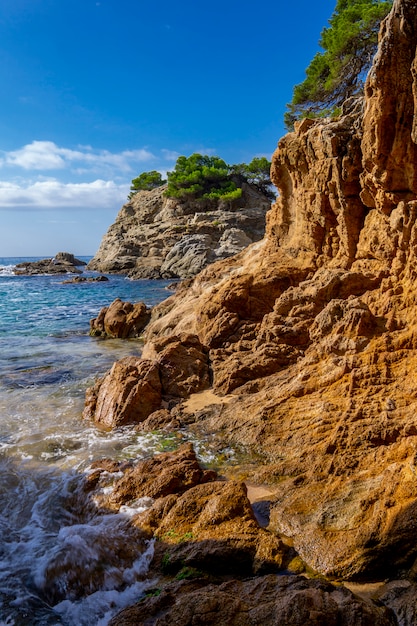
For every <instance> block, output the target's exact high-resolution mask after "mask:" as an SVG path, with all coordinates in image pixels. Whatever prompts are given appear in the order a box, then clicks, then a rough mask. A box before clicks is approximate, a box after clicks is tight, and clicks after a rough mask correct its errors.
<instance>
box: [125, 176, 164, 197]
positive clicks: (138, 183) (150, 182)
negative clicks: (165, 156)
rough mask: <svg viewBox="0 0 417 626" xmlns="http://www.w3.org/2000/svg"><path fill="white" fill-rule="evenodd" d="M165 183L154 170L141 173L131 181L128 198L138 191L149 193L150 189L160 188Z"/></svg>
mask: <svg viewBox="0 0 417 626" xmlns="http://www.w3.org/2000/svg"><path fill="white" fill-rule="evenodd" d="M165 183H166V180H163V179H162V176H161V174H160V172H157V171H156V170H152V171H151V172H143V173H142V174H140V175H139V176H138V177H137V178H134V179H133V180H132V184H131V186H130V191H131V193H130V194H129V198H131V197H132V196H133V195H135V193H137V192H138V191H151V190H152V189H156V188H157V187H161V185H164V184H165Z"/></svg>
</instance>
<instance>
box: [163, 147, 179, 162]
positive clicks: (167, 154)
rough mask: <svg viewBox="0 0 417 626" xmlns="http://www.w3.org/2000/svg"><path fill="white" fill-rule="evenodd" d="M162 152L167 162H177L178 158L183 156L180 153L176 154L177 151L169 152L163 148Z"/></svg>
mask: <svg viewBox="0 0 417 626" xmlns="http://www.w3.org/2000/svg"><path fill="white" fill-rule="evenodd" d="M161 152H162V154H163V155H164V158H165V159H166V160H167V161H176V160H177V159H178V157H179V156H181V154H180V153H179V152H175V150H167V149H165V148H163V149H162V150H161Z"/></svg>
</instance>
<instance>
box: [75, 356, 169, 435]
mask: <svg viewBox="0 0 417 626" xmlns="http://www.w3.org/2000/svg"><path fill="white" fill-rule="evenodd" d="M161 401H162V386H161V381H160V378H159V368H158V366H157V365H156V364H155V363H154V362H153V361H146V360H144V359H138V358H136V357H125V358H124V359H122V360H121V361H117V362H116V363H114V365H113V367H112V368H111V370H110V372H109V373H108V374H107V375H106V376H105V377H104V378H102V379H100V380H99V381H97V383H96V384H95V385H94V386H93V387H90V388H89V389H87V392H86V400H85V407H84V412H83V417H84V419H91V420H94V421H95V422H96V423H98V424H100V425H101V426H104V427H106V428H114V427H116V426H122V425H124V424H132V423H137V422H142V421H144V420H145V419H146V418H147V417H148V416H149V415H150V414H151V413H153V412H154V411H156V410H157V409H159V408H160V405H161Z"/></svg>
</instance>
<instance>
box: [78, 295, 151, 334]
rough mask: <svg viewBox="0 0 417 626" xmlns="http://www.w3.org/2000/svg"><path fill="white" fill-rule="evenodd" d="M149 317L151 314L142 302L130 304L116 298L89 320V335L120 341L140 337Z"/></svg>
mask: <svg viewBox="0 0 417 626" xmlns="http://www.w3.org/2000/svg"><path fill="white" fill-rule="evenodd" d="M150 317H151V312H150V310H149V309H148V307H147V306H146V305H145V304H144V303H143V302H137V303H135V304H132V303H131V302H123V301H122V300H120V298H116V300H114V301H113V302H112V303H111V304H110V306H108V307H103V308H102V309H101V310H100V312H99V314H98V316H97V317H95V318H94V319H92V320H90V335H92V336H93V337H117V338H120V339H127V338H132V337H140V335H141V334H142V332H143V330H144V328H145V326H146V324H147V323H148V322H149V320H150Z"/></svg>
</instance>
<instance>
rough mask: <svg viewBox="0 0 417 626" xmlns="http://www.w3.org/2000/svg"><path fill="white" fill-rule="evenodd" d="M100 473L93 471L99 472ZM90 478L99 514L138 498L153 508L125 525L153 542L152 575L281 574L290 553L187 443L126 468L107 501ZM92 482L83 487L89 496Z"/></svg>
mask: <svg viewBox="0 0 417 626" xmlns="http://www.w3.org/2000/svg"><path fill="white" fill-rule="evenodd" d="M98 471H99V468H98ZM107 480H108V479H107V473H106V472H104V474H103V481H104V483H101V482H100V481H101V479H98V480H97V478H96V477H95V479H94V483H93V484H94V489H95V490H96V492H97V493H96V497H95V500H96V502H97V503H99V505H100V507H101V508H102V509H103V510H109V509H110V510H114V511H118V510H119V509H120V507H122V506H124V505H127V506H130V505H132V506H134V503H135V502H138V501H142V500H143V498H148V499H149V498H152V504H151V506H150V507H148V508H147V509H146V510H145V511H142V512H140V513H138V514H137V515H135V517H134V518H132V523H134V524H135V525H136V526H138V528H140V529H141V530H142V531H143V532H146V533H147V535H148V536H149V537H152V536H155V537H157V539H158V541H157V543H156V546H155V557H154V560H153V563H152V571H155V572H158V571H159V572H161V571H162V572H164V573H165V574H174V575H175V574H176V573H178V571H179V570H181V569H182V568H183V567H191V568H197V569H200V570H204V571H205V572H208V573H211V574H218V573H219V572H221V575H226V574H234V575H237V576H239V577H240V576H245V575H252V574H254V573H266V572H271V571H274V572H277V571H279V570H282V569H283V568H284V567H285V566H286V565H287V564H288V562H289V561H290V560H291V558H292V557H293V556H294V554H293V551H292V550H291V549H290V548H288V547H287V546H285V545H284V544H283V542H282V541H281V540H280V539H279V538H278V537H276V536H275V535H273V534H271V533H269V532H268V531H266V530H265V529H263V528H261V527H260V526H259V524H258V522H257V521H256V518H255V516H254V513H253V510H252V507H251V505H250V502H249V500H248V498H247V490H246V486H245V485H244V484H243V483H239V482H236V481H220V480H219V479H218V476H217V475H216V472H214V471H212V470H204V469H202V468H201V467H200V465H199V463H198V461H197V458H196V455H195V452H194V450H193V448H192V446H191V445H190V444H185V445H183V446H182V447H181V448H179V450H178V451H177V452H173V453H165V454H160V455H157V456H155V457H153V458H152V459H149V460H146V461H142V462H140V463H138V464H137V465H136V466H135V467H133V468H126V469H125V470H124V473H123V476H122V477H120V478H117V479H116V480H115V481H114V482H113V485H112V491H111V493H110V494H107V493H105V492H101V487H102V484H106V485H107V482H106V481H107ZM91 486H92V482H91V480H90V479H88V480H87V482H86V489H87V490H88V492H90V493H91Z"/></svg>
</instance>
